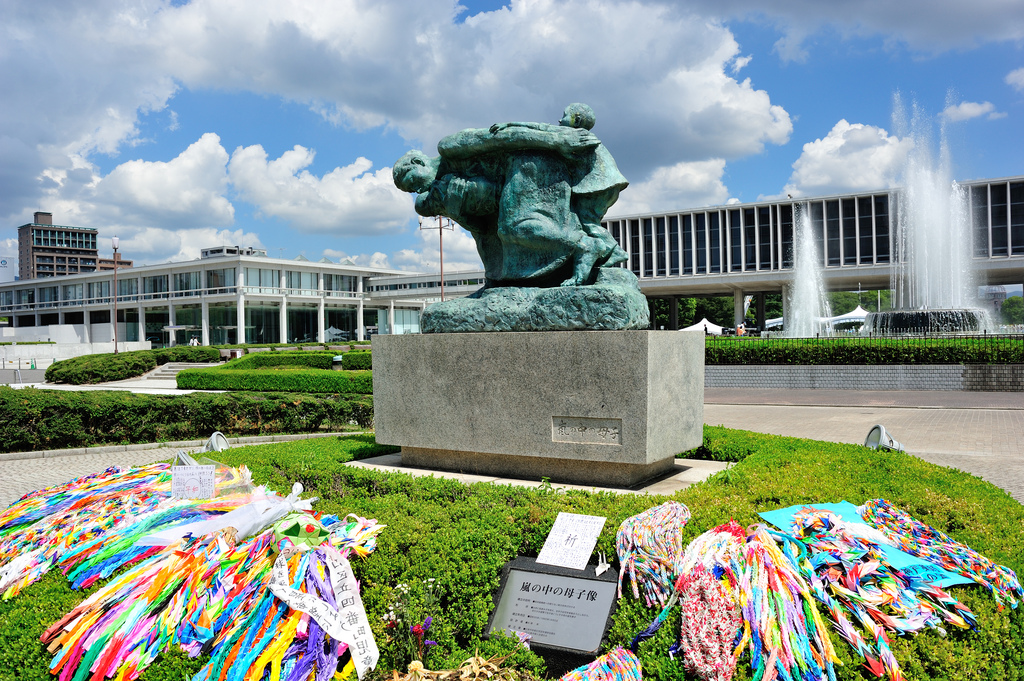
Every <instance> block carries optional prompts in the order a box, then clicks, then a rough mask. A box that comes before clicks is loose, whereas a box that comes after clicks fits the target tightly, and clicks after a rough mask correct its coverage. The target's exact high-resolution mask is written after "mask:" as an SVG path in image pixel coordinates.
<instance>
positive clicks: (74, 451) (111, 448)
mask: <svg viewBox="0 0 1024 681" xmlns="http://www.w3.org/2000/svg"><path fill="white" fill-rule="evenodd" d="M367 432H369V431H357V432H354V433H353V432H347V433H302V434H298V435H253V436H249V437H229V438H228V442H230V443H231V444H233V445H252V444H260V443H264V442H291V441H293V440H310V439H313V438H321V437H345V436H348V435H364V434H366V433H367ZM205 444H206V440H178V441H176V442H153V443H149V444H147V443H141V444H133V445H104V446H101V447H71V448H69V449H41V450H38V451H34V452H3V453H0V461H18V460H24V459H49V458H53V457H55V456H82V455H87V454H110V453H113V452H137V451H140V450H144V449H164V448H166V449H168V450H172V449H189V448H193V447H202V446H203V445H205ZM173 453H174V452H170V451H169V452H168V456H170V454H173Z"/></svg>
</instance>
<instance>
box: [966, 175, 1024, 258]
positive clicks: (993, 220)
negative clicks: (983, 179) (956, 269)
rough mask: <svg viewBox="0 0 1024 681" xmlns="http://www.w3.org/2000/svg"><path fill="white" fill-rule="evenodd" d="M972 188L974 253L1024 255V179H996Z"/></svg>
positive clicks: (980, 254)
mask: <svg viewBox="0 0 1024 681" xmlns="http://www.w3.org/2000/svg"><path fill="white" fill-rule="evenodd" d="M970 189H971V197H970V206H971V226H972V228H973V230H974V255H976V256H979V257H1000V256H1006V255H1024V182H993V183H990V184H984V185H976V186H973V187H971V188H970Z"/></svg>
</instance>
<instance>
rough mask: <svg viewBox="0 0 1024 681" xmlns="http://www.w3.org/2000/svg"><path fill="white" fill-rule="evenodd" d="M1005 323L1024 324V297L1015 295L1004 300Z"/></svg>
mask: <svg viewBox="0 0 1024 681" xmlns="http://www.w3.org/2000/svg"><path fill="white" fill-rule="evenodd" d="M1003 323H1004V324H1024V298H1022V297H1020V296H1013V297H1011V298H1007V299H1006V300H1004V301H1003Z"/></svg>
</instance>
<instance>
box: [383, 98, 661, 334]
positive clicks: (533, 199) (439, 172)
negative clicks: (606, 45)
mask: <svg viewBox="0 0 1024 681" xmlns="http://www.w3.org/2000/svg"><path fill="white" fill-rule="evenodd" d="M594 122H595V119H594V112H593V110H592V109H591V108H590V107H589V106H587V105H586V104H570V105H569V106H568V107H567V108H566V110H565V114H564V115H563V117H562V120H561V121H560V122H559V125H550V124H547V123H502V124H495V125H492V126H491V127H490V128H488V129H482V128H481V129H469V130H463V131H461V132H458V133H456V134H454V135H449V136H448V137H445V138H444V139H442V140H441V141H440V142H439V143H438V145H437V147H438V152H439V153H440V156H437V157H433V158H431V157H429V156H427V155H426V154H424V153H422V152H419V151H410V152H409V153H407V154H406V155H405V156H403V157H402V158H401V159H399V161H398V162H397V163H396V164H395V166H394V169H393V173H394V179H395V185H396V186H397V187H399V188H400V189H402V190H404V191H408V192H415V193H416V194H417V197H416V212H417V213H419V214H420V215H424V216H437V215H443V216H446V217H449V218H451V219H452V220H454V221H456V222H458V223H459V224H460V225H462V226H463V227H465V228H466V229H467V230H468V231H469V232H470V233H471V234H472V235H473V238H474V239H475V241H476V245H477V251H478V252H479V254H480V259H481V260H482V261H483V264H484V270H485V273H486V278H487V283H486V285H485V286H484V288H483V289H481V290H480V291H477V292H476V293H474V294H473V295H471V296H468V297H467V298H459V299H455V300H450V301H444V302H442V303H437V304H435V305H432V306H430V307H429V308H427V310H426V311H424V314H423V318H422V319H421V329H422V330H423V331H424V332H425V333H432V332H433V333H437V332H462V331H547V330H570V329H571V330H577V329H607V330H612V329H639V328H647V326H648V325H649V318H648V307H647V303H646V298H645V297H644V295H643V294H642V293H641V292H640V288H639V285H638V283H637V280H636V277H635V276H634V275H633V274H632V272H629V271H628V270H625V269H622V268H620V267H617V265H619V264H620V263H622V262H624V261H625V260H626V253H625V252H624V251H623V250H622V249H621V248H620V247H619V245H618V244H617V243H616V242H615V239H614V238H612V236H611V234H609V233H608V230H607V229H605V228H604V227H603V226H602V225H601V220H602V218H603V217H604V215H605V213H606V212H607V211H608V209H609V208H610V207H611V206H612V204H614V203H615V201H616V199H618V196H619V192H620V191H622V190H623V189H624V188H625V187H626V186H627V184H628V183H627V182H626V179H625V178H624V177H623V176H622V174H621V173H620V172H619V170H618V168H617V167H616V165H615V161H614V159H612V156H611V154H610V153H609V152H608V150H607V149H606V148H605V146H604V145H603V144H601V142H600V140H599V139H598V138H597V137H596V136H595V135H594V134H593V133H591V132H590V129H591V128H592V127H593V126H594Z"/></svg>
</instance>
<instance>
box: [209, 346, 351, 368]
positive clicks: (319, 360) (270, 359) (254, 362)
mask: <svg viewBox="0 0 1024 681" xmlns="http://www.w3.org/2000/svg"><path fill="white" fill-rule="evenodd" d="M334 356H335V355H334V353H333V352H303V351H301V350H299V351H296V352H253V353H251V354H248V355H242V356H241V357H238V358H237V359H233V360H231V361H230V362H228V363H226V364H224V365H222V366H220V367H217V368H218V369H222V370H224V371H237V370H248V369H265V368H267V367H279V366H297V367H306V368H308V369H330V368H331V366H332V361H333V359H334Z"/></svg>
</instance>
